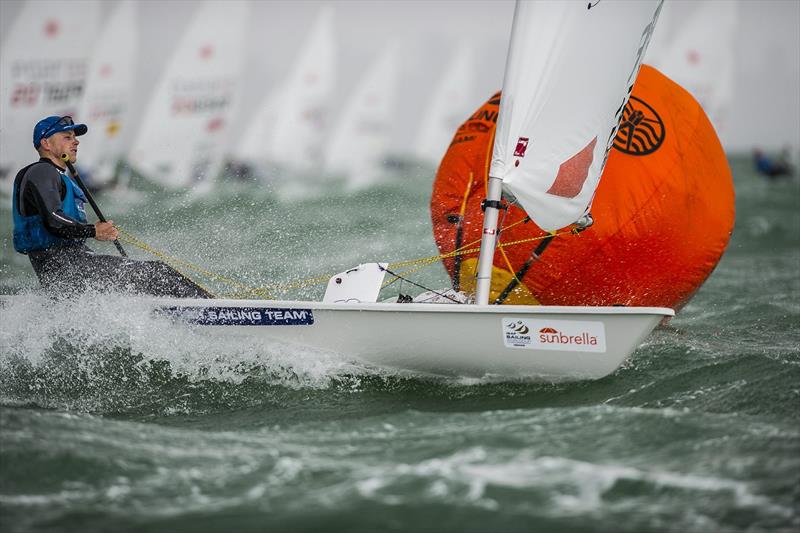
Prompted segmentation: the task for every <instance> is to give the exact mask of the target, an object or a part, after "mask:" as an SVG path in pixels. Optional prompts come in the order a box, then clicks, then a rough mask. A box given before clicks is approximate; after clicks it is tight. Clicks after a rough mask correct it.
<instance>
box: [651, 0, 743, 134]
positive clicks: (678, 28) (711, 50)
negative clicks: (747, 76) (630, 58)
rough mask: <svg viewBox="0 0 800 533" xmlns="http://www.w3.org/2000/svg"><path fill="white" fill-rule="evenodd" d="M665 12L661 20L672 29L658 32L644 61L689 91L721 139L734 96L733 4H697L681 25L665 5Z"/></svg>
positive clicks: (719, 1) (710, 0)
mask: <svg viewBox="0 0 800 533" xmlns="http://www.w3.org/2000/svg"><path fill="white" fill-rule="evenodd" d="M674 7H676V6H673V8H674ZM681 7H683V6H681ZM665 8H666V12H667V13H668V19H667V20H666V21H662V22H666V24H673V25H675V28H669V27H668V28H661V30H660V31H661V34H659V32H658V31H657V32H656V35H657V36H658V39H657V40H656V42H655V43H654V45H655V46H654V49H653V52H652V54H650V55H649V56H648V58H647V62H648V63H650V64H651V65H653V66H654V67H656V68H657V69H659V70H660V71H661V72H663V73H664V74H666V75H667V76H669V77H670V79H672V80H673V81H675V82H676V83H678V84H679V85H680V86H681V87H683V88H684V89H686V90H687V91H689V93H691V95H692V96H694V97H695V98H696V99H697V101H698V102H700V105H701V106H702V107H703V110H704V111H705V112H706V114H707V115H708V116H709V118H710V119H711V123H712V124H714V128H715V129H716V130H717V133H718V134H721V135H722V134H724V132H725V125H726V123H727V121H728V116H729V115H730V111H731V106H732V104H733V97H734V74H735V61H736V39H737V37H738V27H739V7H738V5H737V2H734V1H723V0H705V1H703V2H695V3H694V5H692V11H691V13H690V15H689V17H688V19H684V18H681V20H680V21H679V20H678V18H677V16H676V14H675V13H672V14H669V13H670V12H671V9H672V8H670V7H669V3H667V4H665ZM659 24H661V22H660V23H659ZM665 30H673V31H672V33H671V36H668V37H667V36H666V35H665V33H666V32H665ZM723 140H724V135H723Z"/></svg>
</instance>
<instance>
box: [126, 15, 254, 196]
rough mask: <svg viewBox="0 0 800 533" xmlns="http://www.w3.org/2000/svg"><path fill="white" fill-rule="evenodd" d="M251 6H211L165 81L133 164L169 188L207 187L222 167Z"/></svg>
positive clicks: (149, 111) (195, 22)
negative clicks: (245, 29)
mask: <svg viewBox="0 0 800 533" xmlns="http://www.w3.org/2000/svg"><path fill="white" fill-rule="evenodd" d="M249 9H250V6H249V3H248V2H245V1H226V2H217V1H208V0H207V1H206V2H204V3H203V4H201V5H200V6H199V7H198V8H197V11H196V12H195V15H194V18H193V19H192V21H191V22H190V23H189V27H188V29H187V30H186V32H185V33H184V35H183V37H182V38H181V41H180V43H179V44H178V48H177V50H175V52H174V53H173V55H172V58H171V59H170V61H169V63H168V65H167V68H166V70H165V71H164V73H163V75H162V76H161V79H160V80H159V82H158V84H157V86H156V90H155V93H154V95H153V96H152V98H151V100H150V103H149V106H148V109H147V112H146V114H145V115H144V118H143V122H142V125H141V129H140V130H139V133H138V135H137V137H136V140H135V142H134V144H133V148H132V150H131V154H130V158H129V161H128V163H129V164H130V166H131V167H132V168H133V169H134V170H135V171H136V172H138V173H140V174H142V175H143V176H144V177H145V178H147V179H149V180H152V181H154V182H156V183H158V184H160V185H162V186H165V187H173V188H180V187H194V186H198V185H200V189H207V188H209V187H210V186H211V185H212V184H213V180H214V178H215V177H216V176H217V174H218V173H219V171H220V169H221V165H222V159H223V151H224V146H225V144H226V143H225V140H226V138H227V135H228V133H229V128H230V120H231V117H232V116H233V114H234V113H235V111H236V105H237V100H238V98H239V97H240V93H241V86H242V83H243V74H244V56H245V31H244V28H245V27H246V21H247V15H248V11H249Z"/></svg>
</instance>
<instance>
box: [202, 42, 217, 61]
mask: <svg viewBox="0 0 800 533" xmlns="http://www.w3.org/2000/svg"><path fill="white" fill-rule="evenodd" d="M213 54H214V48H213V47H212V46H211V45H210V44H207V45H205V46H203V47H202V48H200V57H201V58H203V59H205V60H208V59H210V58H211V56H212V55H213Z"/></svg>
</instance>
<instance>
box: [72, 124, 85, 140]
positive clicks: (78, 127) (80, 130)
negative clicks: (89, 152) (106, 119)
mask: <svg viewBox="0 0 800 533" xmlns="http://www.w3.org/2000/svg"><path fill="white" fill-rule="evenodd" d="M67 129H70V130H75V136H76V137H77V136H78V135H85V134H86V132H87V131H89V128H88V127H87V126H86V124H74V125H72V126H70V127H69V128H67Z"/></svg>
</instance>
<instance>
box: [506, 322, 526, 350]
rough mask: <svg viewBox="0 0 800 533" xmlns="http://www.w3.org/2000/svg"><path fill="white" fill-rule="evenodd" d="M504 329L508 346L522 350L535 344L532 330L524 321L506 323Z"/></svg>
mask: <svg viewBox="0 0 800 533" xmlns="http://www.w3.org/2000/svg"><path fill="white" fill-rule="evenodd" d="M504 329H505V343H506V346H508V345H509V344H511V345H512V346H515V347H518V348H522V347H525V346H528V345H530V344H531V342H533V338H532V337H531V335H530V332H531V329H530V328H529V327H528V326H527V325H526V324H525V323H524V322H523V321H522V320H517V321H516V322H514V321H511V322H506V323H505V328H504Z"/></svg>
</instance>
